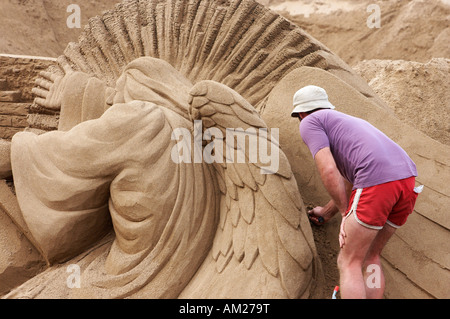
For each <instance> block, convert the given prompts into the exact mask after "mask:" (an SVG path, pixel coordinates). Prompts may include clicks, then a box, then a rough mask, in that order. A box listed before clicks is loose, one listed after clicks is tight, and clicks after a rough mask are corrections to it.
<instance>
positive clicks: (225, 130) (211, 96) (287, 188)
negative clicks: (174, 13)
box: [190, 81, 316, 298]
mask: <svg viewBox="0 0 450 319" xmlns="http://www.w3.org/2000/svg"><path fill="white" fill-rule="evenodd" d="M190 94H191V99H190V105H191V108H190V116H191V118H192V120H201V121H202V122H201V123H202V130H203V132H204V135H203V137H204V140H206V141H207V140H208V139H209V138H210V139H211V143H213V144H211V143H210V144H208V146H206V147H205V149H204V150H206V149H207V148H208V150H209V151H210V150H211V149H213V148H214V154H213V155H214V156H215V160H214V161H213V163H212V165H214V167H215V171H216V175H217V181H218V184H219V185H218V186H219V189H220V192H221V200H220V221H219V225H218V227H217V233H216V236H215V239H214V242H213V247H212V256H213V258H214V260H215V261H216V269H217V271H218V272H222V271H223V270H224V269H225V268H226V267H227V265H229V262H230V260H231V258H236V259H237V260H238V261H239V262H240V263H243V264H244V265H245V267H246V268H247V269H251V267H252V265H253V264H254V262H255V260H256V259H257V258H261V261H262V263H263V265H264V268H265V269H266V270H267V272H269V273H270V274H271V275H272V276H274V277H278V278H279V279H280V280H281V282H282V286H283V288H284V289H285V290H286V292H287V295H288V296H289V297H291V298H296V297H299V296H301V295H302V294H303V293H304V291H305V290H306V289H307V287H308V286H309V284H310V282H311V278H312V276H313V272H314V271H313V269H312V268H314V266H313V264H314V261H313V258H314V257H315V255H316V252H315V246H314V241H313V237H312V232H311V228H310V225H309V222H308V221H307V218H306V213H305V208H304V205H303V201H302V199H301V196H300V193H299V191H298V187H297V184H296V182H295V178H294V176H293V173H292V171H291V168H290V165H289V162H288V160H287V158H286V156H285V155H284V153H283V152H282V151H281V150H280V149H279V145H278V141H277V140H276V139H275V138H274V137H273V136H272V135H271V134H270V131H269V130H268V128H267V126H266V124H265V123H264V121H263V120H262V119H261V118H260V116H259V114H258V113H257V111H256V110H255V109H254V108H253V107H252V105H250V104H249V103H248V102H247V101H246V100H245V99H244V98H243V97H242V96H240V95H239V94H238V93H237V92H235V91H234V90H232V89H230V88H228V87H227V86H225V85H223V84H220V83H217V82H214V81H202V82H199V83H198V84H196V85H195V86H194V87H193V89H192V90H191V92H190ZM217 129H218V130H220V132H221V133H222V134H219V132H218V131H217ZM214 130H215V131H214ZM211 131H213V132H215V133H216V134H212V133H211ZM236 132H240V133H243V132H245V133H246V134H245V135H246V136H244V137H247V140H248V143H246V142H245V141H244V139H239V134H237V133H236ZM230 133H236V134H234V135H233V134H230ZM213 135H214V139H213V138H212V136H213ZM255 135H256V139H255ZM252 138H253V140H252V141H253V143H255V141H256V143H257V144H258V145H257V146H258V148H257V149H258V155H260V154H259V153H260V150H261V149H263V150H264V147H265V146H264V143H266V147H267V148H268V149H270V150H271V155H272V153H273V152H278V155H279V156H278V163H276V164H277V165H276V166H275V167H276V171H275V170H274V171H270V170H269V171H268V170H267V167H268V163H267V160H265V161H264V159H262V158H261V156H258V158H257V160H255V154H254V152H255V151H256V148H255V147H253V148H252V147H251V145H250V144H251V143H252V142H251V141H250V140H251V139H252ZM253 146H255V145H253ZM233 150H234V151H235V152H234V154H233V152H230V151H233ZM227 151H228V153H227ZM204 152H205V151H204ZM252 152H253V153H252ZM206 153H207V152H206ZM206 155H207V154H206ZM218 155H219V156H218ZM239 155H241V159H242V157H245V161H242V160H241V161H239V159H238V157H239ZM220 157H222V159H223V160H222V161H220V160H219V159H220ZM272 166H273V165H272Z"/></svg>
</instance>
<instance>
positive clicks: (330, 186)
mask: <svg viewBox="0 0 450 319" xmlns="http://www.w3.org/2000/svg"><path fill="white" fill-rule="evenodd" d="M314 159H315V162H316V166H317V169H318V170H319V174H320V178H321V179H322V182H323V184H324V186H325V188H326V190H327V191H328V193H329V194H330V196H331V199H332V201H333V203H334V206H335V207H336V208H337V210H338V211H339V212H340V213H341V214H342V215H344V214H345V211H346V210H347V206H348V200H349V194H348V189H349V187H350V185H351V184H350V183H348V182H346V180H345V179H344V178H343V177H342V175H341V174H340V173H339V170H338V169H337V166H336V162H335V161H334V158H333V155H332V154H331V151H330V148H329V147H326V148H323V149H321V150H320V151H318V152H317V153H316V156H315V157H314ZM350 190H351V188H350ZM333 203H331V201H330V203H328V204H327V206H325V207H327V208H328V209H329V210H333V207H332V206H333ZM334 210H336V209H335V208H334ZM334 213H336V211H334Z"/></svg>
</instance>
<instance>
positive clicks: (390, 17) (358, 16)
mask: <svg viewBox="0 0 450 319" xmlns="http://www.w3.org/2000/svg"><path fill="white" fill-rule="evenodd" d="M262 2H263V1H262ZM265 2H267V3H268V5H269V6H271V7H272V8H273V9H274V10H277V11H279V12H280V13H281V14H283V15H284V16H286V17H287V18H288V19H290V20H291V21H293V22H295V23H296V24H298V25H299V26H300V27H302V28H303V29H305V30H306V31H308V32H309V33H310V34H311V35H312V36H314V37H315V38H317V39H319V40H320V41H321V42H322V43H324V44H325V45H327V46H328V47H329V48H330V49H331V50H332V51H333V52H334V53H336V54H337V55H338V56H339V57H341V58H342V59H343V60H344V61H346V62H347V63H349V64H350V65H355V64H356V63H358V62H359V61H361V60H369V59H388V60H411V61H419V62H424V63H426V62H428V61H429V60H430V59H431V58H433V57H436V58H438V57H444V58H448V57H450V46H449V43H450V4H449V1H447V0H446V1H439V0H431V1H423V0H413V1H409V0H387V1H373V0H370V1H369V0H363V1H361V0H332V1H317V0H297V1H277V0H269V1H265ZM371 4H377V5H378V6H379V7H380V10H381V11H380V13H381V16H380V17H381V28H372V29H371V28H369V27H368V26H367V20H368V19H370V16H371V15H372V14H373V13H374V11H369V12H368V10H367V9H368V6H369V5H371Z"/></svg>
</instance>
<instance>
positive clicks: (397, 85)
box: [354, 58, 450, 145]
mask: <svg viewBox="0 0 450 319" xmlns="http://www.w3.org/2000/svg"><path fill="white" fill-rule="evenodd" d="M354 70H355V71H356V72H358V73H359V74H360V75H361V76H362V77H363V78H364V79H365V80H366V81H367V82H368V83H369V85H370V86H371V87H372V89H374V91H375V92H376V93H377V94H378V95H379V96H380V97H381V98H382V99H383V100H384V101H386V102H387V103H388V105H389V106H390V107H391V108H392V109H393V110H394V111H395V113H396V114H397V116H398V117H399V118H400V119H401V120H403V121H406V122H408V123H410V124H412V125H414V126H415V127H416V128H418V129H419V130H421V131H422V132H424V133H425V134H427V135H428V136H430V137H432V138H434V139H435V140H438V141H440V142H441V143H444V144H447V145H450V102H449V101H450V59H443V58H435V59H432V60H431V61H429V62H428V63H419V62H411V61H403V60H396V61H391V60H368V61H362V62H360V63H358V64H357V65H356V66H355V67H354Z"/></svg>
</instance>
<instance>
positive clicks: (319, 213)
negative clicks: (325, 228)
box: [308, 206, 328, 226]
mask: <svg viewBox="0 0 450 319" xmlns="http://www.w3.org/2000/svg"><path fill="white" fill-rule="evenodd" d="M324 215H325V214H324V212H323V207H321V206H317V207H314V208H313V209H311V210H310V211H308V217H309V220H310V221H312V222H313V223H314V224H316V225H318V226H320V225H323V224H324V223H325V222H327V221H328V219H327V220H325V216H324Z"/></svg>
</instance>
